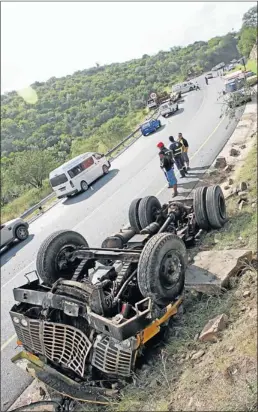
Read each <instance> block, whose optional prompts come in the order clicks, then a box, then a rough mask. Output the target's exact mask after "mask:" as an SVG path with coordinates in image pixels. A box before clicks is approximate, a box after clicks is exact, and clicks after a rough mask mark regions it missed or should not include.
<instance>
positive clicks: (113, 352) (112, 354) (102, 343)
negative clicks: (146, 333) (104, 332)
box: [92, 336, 133, 376]
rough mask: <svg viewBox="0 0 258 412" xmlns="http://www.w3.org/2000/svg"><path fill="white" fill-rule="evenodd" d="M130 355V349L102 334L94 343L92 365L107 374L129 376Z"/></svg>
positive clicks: (131, 353)
mask: <svg viewBox="0 0 258 412" xmlns="http://www.w3.org/2000/svg"><path fill="white" fill-rule="evenodd" d="M132 355H133V352H132V350H131V349H128V350H126V349H124V348H121V347H120V346H119V345H118V344H115V343H114V342H113V341H112V340H111V338H110V337H109V336H103V337H102V339H101V340H97V341H96V342H95V344H94V348H93V355H92V365H93V366H95V367H96V368H98V369H100V370H101V371H103V372H105V373H107V374H118V375H120V376H130V374H131V365H132Z"/></svg>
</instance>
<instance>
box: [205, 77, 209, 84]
mask: <svg viewBox="0 0 258 412" xmlns="http://www.w3.org/2000/svg"><path fill="white" fill-rule="evenodd" d="M205 82H206V84H207V85H208V84H209V82H208V79H207V77H205Z"/></svg>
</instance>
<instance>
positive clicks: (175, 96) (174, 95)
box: [170, 91, 182, 103]
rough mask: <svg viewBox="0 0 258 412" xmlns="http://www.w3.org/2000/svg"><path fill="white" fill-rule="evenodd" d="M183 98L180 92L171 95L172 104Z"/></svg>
mask: <svg viewBox="0 0 258 412" xmlns="http://www.w3.org/2000/svg"><path fill="white" fill-rule="evenodd" d="M181 96H182V93H181V92H180V91H179V92H175V93H171V95H170V100H171V102H173V103H175V102H177V101H178V100H179V99H180V98H181Z"/></svg>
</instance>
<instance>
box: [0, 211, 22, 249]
mask: <svg viewBox="0 0 258 412" xmlns="http://www.w3.org/2000/svg"><path fill="white" fill-rule="evenodd" d="M28 228H29V224H28V222H25V220H23V219H21V218H20V217H19V218H17V219H13V220H9V221H8V222H6V223H4V224H2V225H1V236H0V247H1V248H2V247H4V246H7V245H8V244H10V243H12V242H13V241H14V240H15V239H18V240H20V241H23V240H26V239H27V237H28V236H29V230H28Z"/></svg>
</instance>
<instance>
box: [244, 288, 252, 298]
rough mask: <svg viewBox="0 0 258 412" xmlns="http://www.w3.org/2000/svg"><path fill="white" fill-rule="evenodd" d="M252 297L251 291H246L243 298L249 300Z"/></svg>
mask: <svg viewBox="0 0 258 412" xmlns="http://www.w3.org/2000/svg"><path fill="white" fill-rule="evenodd" d="M250 295H251V292H250V290H246V291H245V292H244V293H243V298H248V297H249V296H250Z"/></svg>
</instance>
